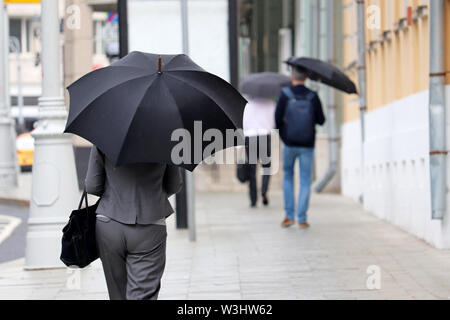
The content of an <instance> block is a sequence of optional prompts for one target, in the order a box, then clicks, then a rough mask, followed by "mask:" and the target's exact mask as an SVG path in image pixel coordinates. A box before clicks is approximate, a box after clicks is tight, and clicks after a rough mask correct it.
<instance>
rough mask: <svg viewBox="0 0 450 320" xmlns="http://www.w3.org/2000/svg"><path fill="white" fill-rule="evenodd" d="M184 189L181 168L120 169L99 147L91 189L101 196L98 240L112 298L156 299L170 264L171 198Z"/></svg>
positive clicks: (93, 157)
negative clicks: (169, 198)
mask: <svg viewBox="0 0 450 320" xmlns="http://www.w3.org/2000/svg"><path fill="white" fill-rule="evenodd" d="M181 185H182V180H181V174H180V171H179V169H178V168H177V167H174V166H170V165H166V164H158V163H142V164H128V165H124V166H121V167H114V166H113V164H112V163H111V161H110V160H109V159H108V158H107V157H105V156H104V154H103V153H102V152H101V151H100V150H98V149H97V148H96V147H95V146H93V147H92V150H91V155H90V159H89V166H88V171H87V176H86V191H87V192H88V193H90V194H93V195H96V196H99V197H101V199H100V203H99V205H98V208H97V212H96V213H97V223H96V239H97V245H98V250H99V254H100V259H101V261H102V264H103V270H104V273H105V278H106V284H107V286H108V293H109V297H110V299H111V300H147V299H151V300H156V299H157V297H158V293H159V289H160V281H161V277H162V275H163V272H164V268H165V261H166V237H167V232H166V222H165V219H166V218H167V217H168V216H169V215H171V214H172V213H173V209H172V207H171V205H170V203H169V201H168V197H169V196H171V195H173V194H175V193H177V192H178V191H179V190H180V188H181Z"/></svg>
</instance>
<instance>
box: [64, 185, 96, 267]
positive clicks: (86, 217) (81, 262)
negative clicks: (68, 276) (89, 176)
mask: <svg viewBox="0 0 450 320" xmlns="http://www.w3.org/2000/svg"><path fill="white" fill-rule="evenodd" d="M83 200H84V201H85V203H86V207H85V208H81V205H82V204H83ZM97 206H98V201H97V203H96V204H95V205H93V206H90V207H89V205H88V199H87V192H86V190H84V192H83V195H82V196H81V200H80V204H79V205H78V210H74V211H72V213H71V214H70V218H69V222H68V223H67V225H66V226H65V227H64V229H63V230H62V231H63V236H62V248H61V257H60V259H61V261H62V262H64V264H65V265H66V266H77V267H80V268H84V267H86V266H88V265H89V264H90V263H91V262H93V261H95V260H96V259H97V258H98V251H97V243H96V241H95V222H96V214H95V211H96V210H97Z"/></svg>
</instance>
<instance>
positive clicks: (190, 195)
mask: <svg viewBox="0 0 450 320" xmlns="http://www.w3.org/2000/svg"><path fill="white" fill-rule="evenodd" d="M180 9H181V28H182V36H183V53H184V54H186V55H189V25H188V2H187V0H180ZM184 177H185V179H184V182H185V188H186V209H187V210H186V211H187V221H188V228H189V240H190V241H195V239H196V232H195V181H194V173H192V172H190V171H187V170H185V176H184Z"/></svg>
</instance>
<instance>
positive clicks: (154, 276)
mask: <svg viewBox="0 0 450 320" xmlns="http://www.w3.org/2000/svg"><path fill="white" fill-rule="evenodd" d="M96 238H97V246H98V250H99V254H100V259H101V261H102V264H103V271H104V272H105V278H106V284H107V286H108V293H109V298H110V299H111V300H156V299H157V298H158V293H159V289H160V285H161V277H162V275H163V272H164V267H165V264H166V238H167V231H166V226H165V225H154V224H150V225H127V224H122V223H120V222H117V221H115V220H112V219H110V218H107V217H97V223H96Z"/></svg>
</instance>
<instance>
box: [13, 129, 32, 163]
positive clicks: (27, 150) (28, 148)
mask: <svg viewBox="0 0 450 320" xmlns="http://www.w3.org/2000/svg"><path fill="white" fill-rule="evenodd" d="M16 149H17V160H18V162H19V165H20V168H21V170H22V171H30V170H31V167H32V166H33V157H34V139H33V137H32V136H31V134H30V133H29V132H27V133H23V134H21V135H19V136H18V137H17V139H16Z"/></svg>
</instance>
